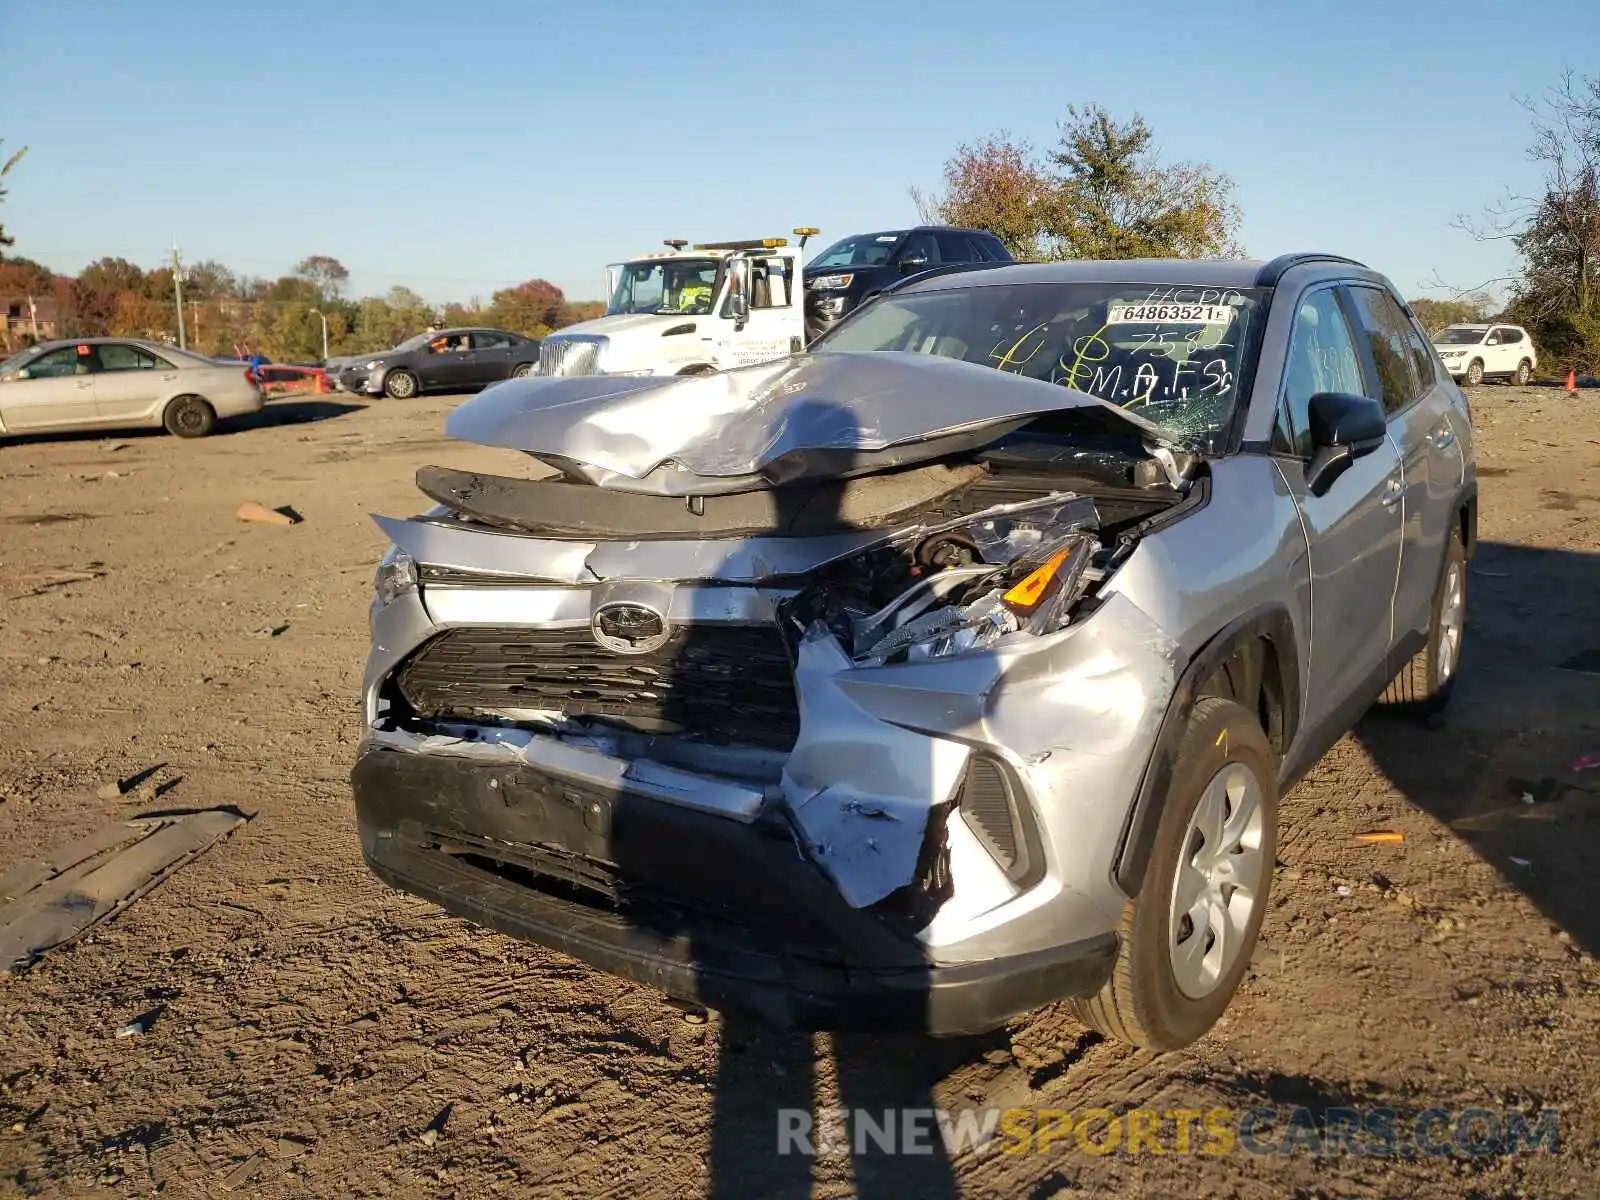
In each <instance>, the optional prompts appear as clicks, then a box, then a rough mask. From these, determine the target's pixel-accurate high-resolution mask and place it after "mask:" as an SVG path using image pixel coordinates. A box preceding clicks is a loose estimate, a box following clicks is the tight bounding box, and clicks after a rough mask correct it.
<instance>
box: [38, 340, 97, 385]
mask: <svg viewBox="0 0 1600 1200" xmlns="http://www.w3.org/2000/svg"><path fill="white" fill-rule="evenodd" d="M87 349H88V348H87V347H84V346H62V347H61V348H60V349H59V350H52V351H50V353H48V354H41V355H40V356H39V357H38V358H36V359H34V360H33V361H32V362H31V363H29V364H27V366H26V367H24V368H23V370H25V371H27V372H28V378H29V379H56V378H59V377H60V376H62V375H88V374H91V373H93V371H94V369H95V361H94V360H95V356H94V354H93V353H86V351H87Z"/></svg>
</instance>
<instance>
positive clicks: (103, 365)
mask: <svg viewBox="0 0 1600 1200" xmlns="http://www.w3.org/2000/svg"><path fill="white" fill-rule="evenodd" d="M100 369H101V370H103V371H156V370H171V369H172V364H171V363H167V362H162V361H161V359H159V358H157V357H156V356H155V355H154V354H151V353H150V352H149V351H148V350H142V349H140V348H139V347H138V346H125V345H123V344H122V343H120V342H105V343H102V344H101V346H100Z"/></svg>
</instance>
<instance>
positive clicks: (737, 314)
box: [728, 293, 750, 329]
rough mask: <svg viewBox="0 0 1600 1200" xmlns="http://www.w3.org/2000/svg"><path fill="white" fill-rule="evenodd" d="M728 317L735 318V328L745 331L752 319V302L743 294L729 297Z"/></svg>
mask: <svg viewBox="0 0 1600 1200" xmlns="http://www.w3.org/2000/svg"><path fill="white" fill-rule="evenodd" d="M728 315H729V316H730V317H732V318H733V327H734V328H735V329H743V328H744V326H745V322H746V321H748V320H749V319H750V301H748V300H746V299H745V298H744V295H743V294H742V293H741V294H739V295H735V296H729V297H728Z"/></svg>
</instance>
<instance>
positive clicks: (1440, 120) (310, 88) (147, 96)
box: [0, 0, 1600, 302]
mask: <svg viewBox="0 0 1600 1200" xmlns="http://www.w3.org/2000/svg"><path fill="white" fill-rule="evenodd" d="M784 11H788V12H790V13H793V14H796V15H792V16H782V15H779V14H780V13H781V12H784ZM0 45H3V46H5V47H6V55H5V67H4V69H3V70H0V137H4V139H5V143H6V144H5V150H6V151H11V150H14V149H16V148H17V147H18V146H20V145H23V144H28V145H30V146H31V150H30V152H29V155H28V157H27V159H26V160H25V161H24V162H23V164H22V165H21V166H19V167H18V169H17V170H16V171H15V172H14V173H13V175H12V177H11V180H10V195H9V196H8V197H7V199H6V200H5V202H4V208H3V209H0V213H3V219H4V222H5V225H6V228H7V230H8V232H10V233H11V234H13V235H14V236H16V237H17V239H18V242H17V245H16V247H15V250H14V252H15V253H18V254H25V255H28V256H29V257H33V258H37V259H39V260H41V261H43V262H45V263H46V264H47V265H49V266H51V267H53V268H55V269H57V270H60V271H76V270H78V269H79V268H81V267H82V266H83V265H84V264H85V263H87V262H89V261H90V260H92V259H94V258H97V257H100V256H101V255H107V254H112V255H121V256H124V257H127V258H131V259H133V260H135V261H137V262H139V263H141V264H144V265H147V266H149V265H153V264H154V263H156V262H157V261H158V260H159V259H160V258H161V257H162V256H163V254H164V253H165V252H166V250H167V247H168V246H170V244H171V242H172V239H173V236H174V235H176V236H177V238H178V241H179V243H180V245H181V246H182V248H183V251H184V256H185V258H186V259H188V260H189V261H195V260H199V259H204V258H216V259H220V260H222V261H223V262H226V263H228V264H229V265H231V266H233V267H234V268H235V269H237V270H240V271H243V272H245V273H247V274H254V275H264V276H269V277H270V276H277V275H279V274H282V273H284V272H286V271H287V270H288V269H289V268H290V267H291V266H292V265H293V264H294V263H295V262H296V261H297V260H298V259H300V258H301V257H303V256H305V255H307V254H318V253H320V254H331V255H333V256H335V257H337V258H339V259H340V260H341V261H343V262H344V263H345V264H346V265H347V266H348V267H349V268H350V271H351V274H352V280H351V282H352V287H353V290H354V291H355V292H356V293H357V294H364V293H372V292H379V291H383V290H386V289H387V288H388V287H390V286H391V285H393V284H397V283H404V284H408V285H409V286H412V287H414V288H415V289H416V290H418V291H420V292H421V293H422V294H423V295H424V296H426V297H428V298H429V299H430V300H433V301H436V302H442V301H445V300H449V299H457V298H459V299H465V298H467V297H470V296H472V295H478V296H481V297H483V298H484V299H487V298H488V296H489V294H490V293H491V292H492V291H494V290H495V289H496V288H498V287H504V286H506V285H508V284H512V283H516V282H518V281H520V280H522V279H526V278H529V277H532V276H542V277H545V278H548V279H550V280H552V281H553V282H555V283H556V284H558V285H559V286H561V287H562V288H563V289H564V290H566V291H567V293H568V294H569V295H570V296H572V297H574V298H584V297H591V296H597V295H599V294H600V293H601V291H602V287H601V282H600V281H601V278H602V268H603V265H604V263H606V262H607V261H611V260H615V259H617V258H620V257H625V256H628V255H631V254H637V253H639V252H641V251H644V250H648V249H652V248H654V247H656V246H657V245H658V244H659V242H660V240H661V239H662V238H666V237H685V238H689V239H691V240H701V239H722V238H734V237H760V236H772V235H780V234H787V233H788V231H789V230H790V229H791V228H792V227H793V226H795V225H797V224H805V225H816V226H820V227H821V229H822V236H821V242H820V243H817V244H821V243H826V242H827V241H830V240H832V239H833V238H835V237H842V236H844V235H845V234H847V233H852V232H860V231H865V230H868V229H873V228H883V227H893V226H895V225H899V224H906V223H910V222H911V221H913V220H914V219H915V210H914V208H913V205H912V203H911V200H910V198H909V196H908V194H907V188H908V186H909V185H912V184H920V185H923V186H929V185H935V184H937V183H938V180H939V176H940V168H941V166H942V164H943V162H944V160H945V159H946V158H947V157H948V156H949V154H950V153H951V151H952V150H953V149H954V148H955V147H956V146H957V145H958V144H959V143H961V142H963V141H969V140H972V139H975V138H978V137H981V136H983V135H985V134H988V133H991V132H994V131H997V130H1001V129H1005V130H1009V131H1010V132H1012V133H1013V134H1015V135H1019V136H1022V137H1026V138H1028V139H1030V140H1031V141H1033V142H1034V144H1035V145H1036V146H1040V147H1046V146H1048V145H1049V144H1051V143H1053V141H1054V140H1055V125H1056V121H1057V119H1058V118H1059V117H1060V115H1061V114H1062V112H1063V111H1064V109H1065V108H1066V106H1067V105H1068V104H1070V103H1075V102H1076V103H1084V102H1098V103H1101V104H1104V105H1105V106H1106V107H1107V108H1109V109H1110V110H1111V111H1112V112H1113V113H1114V114H1116V115H1119V116H1125V115H1129V114H1132V113H1133V112H1135V111H1137V112H1139V113H1142V114H1143V115H1144V117H1145V118H1146V119H1147V120H1148V121H1149V122H1150V124H1151V126H1152V127H1153V128H1154V130H1155V133H1156V136H1157V139H1158V140H1159V143H1160V145H1161V147H1162V150H1163V153H1164V154H1165V155H1166V156H1167V157H1169V158H1193V159H1202V160H1206V161H1209V162H1211V163H1213V164H1215V165H1216V166H1218V167H1220V168H1222V169H1223V170H1225V171H1227V172H1229V173H1230V174H1231V175H1232V176H1233V177H1234V179H1235V180H1236V181H1237V183H1238V189H1239V190H1238V199H1239V201H1240V203H1241V205H1242V206H1243V209H1244V213H1245V220H1244V227H1243V231H1242V234H1243V240H1244V243H1245V246H1246V248H1247V250H1248V251H1249V252H1250V253H1251V254H1252V255H1254V256H1260V257H1267V256H1270V255H1272V254H1275V253H1278V252H1281V251H1284V250H1289V249H1325V250H1331V251H1336V252H1339V253H1345V254H1349V255H1352V256H1354V257H1357V258H1360V259H1363V260H1365V261H1368V262H1370V263H1371V264H1372V265H1374V266H1376V267H1378V268H1379V269H1380V270H1382V271H1384V272H1385V273H1386V274H1388V275H1389V276H1390V277H1391V278H1392V279H1393V280H1394V281H1395V283H1396V284H1397V285H1398V286H1399V287H1400V288H1401V290H1402V291H1403V292H1404V293H1405V294H1407V295H1411V296H1415V295H1425V294H1430V293H1428V292H1427V291H1426V290H1424V288H1423V287H1422V285H1423V283H1424V281H1426V280H1428V279H1429V278H1430V277H1432V276H1433V275H1434V273H1435V272H1438V273H1440V274H1442V275H1443V276H1444V277H1445V278H1446V279H1448V280H1450V281H1452V282H1459V283H1460V284H1462V285H1468V284H1474V283H1477V282H1478V281H1480V280H1482V279H1485V278H1488V277H1490V276H1494V275H1498V274H1502V273H1504V272H1505V271H1506V270H1507V269H1508V268H1509V267H1510V266H1511V264H1512V261H1513V260H1512V257H1511V254H1510V252H1509V250H1508V249H1507V248H1506V247H1505V246H1504V245H1483V244H1479V243H1475V242H1474V241H1473V240H1472V239H1471V238H1469V237H1468V236H1467V235H1465V234H1463V233H1460V232H1458V231H1456V230H1454V229H1452V228H1451V227H1450V222H1451V218H1452V217H1453V216H1454V215H1455V214H1457V213H1459V212H1463V211H1473V210H1476V209H1477V208H1478V207H1479V206H1480V205H1481V204H1482V203H1483V202H1485V201H1488V200H1492V199H1494V198H1495V197H1496V196H1498V195H1501V194H1503V193H1504V191H1505V190H1506V189H1507V188H1508V187H1510V188H1519V187H1527V186H1530V185H1531V184H1532V183H1533V182H1535V180H1536V178H1537V176H1536V173H1535V172H1534V169H1533V168H1532V167H1531V166H1530V165H1529V164H1528V163H1527V161H1526V159H1525V157H1524V153H1523V150H1524V147H1525V146H1526V145H1527V143H1528V141H1529V133H1528V121H1527V116H1526V114H1525V113H1524V112H1523V111H1522V110H1521V109H1520V108H1518V107H1517V105H1516V104H1515V102H1514V100H1513V96H1514V95H1517V94H1526V93H1530V92H1532V93H1536V92H1538V91H1540V90H1542V89H1543V88H1544V87H1546V86H1547V85H1549V84H1550V83H1552V82H1554V81H1555V80H1556V79H1557V77H1558V76H1559V74H1560V72H1561V71H1562V69H1563V68H1565V67H1569V66H1570V67H1573V68H1576V69H1578V70H1580V71H1581V70H1584V69H1588V70H1594V67H1593V65H1592V64H1593V61H1594V53H1595V48H1596V47H1597V46H1600V2H1597V0H1526V2H1525V3H1523V4H1521V5H1511V6H1508V5H1506V4H1505V3H1504V2H1503V0H1502V2H1501V3H1496V4H1489V3H1479V2H1477V0H1450V2H1449V3H1438V2H1434V0H1409V2H1408V0H1340V2H1338V3H1306V2H1301V0H1296V2H1294V3H1280V4H1266V3H1255V2H1251V0H1188V2H1187V3H1181V4H1176V3H1167V2H1165V0H1145V2H1144V3H1138V4H1086V3H1077V4H1074V3H1071V2H1070V0H1067V2H1063V0H1046V2H1036V0H1010V2H1008V3H1003V4H999V5H974V4H972V3H955V2H953V0H920V2H916V3H901V2H900V0H877V2H874V3H855V4H844V3H837V2H835V0H812V2H810V3H807V4H805V5H803V6H802V5H796V6H793V7H792V8H791V7H788V6H783V7H780V6H777V5H769V4H765V3H761V2H760V0H751V2H747V3H743V4H739V3H720V2H709V0H707V2H697V0H680V2H678V3H670V4H669V3H645V2H642V0H590V2H589V3H587V4H570V3H531V4H530V3H515V2H512V0H471V2H470V3H464V4H459V5H452V4H426V5H425V4H419V3H414V2H413V0H387V2H382V3H380V2H375V0H346V2H341V0H323V2H322V3H307V2H305V0H274V2H272V3H267V4H259V5H258V4H238V5H222V4H216V3H201V2H199V0H165V2H163V0H140V2H139V3H136V4H135V3H128V2H127V0H99V2H90V0H50V2H49V3H44V4H25V3H20V2H18V3H10V4H6V3H0Z"/></svg>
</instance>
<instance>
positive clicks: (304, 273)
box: [294, 254, 350, 300]
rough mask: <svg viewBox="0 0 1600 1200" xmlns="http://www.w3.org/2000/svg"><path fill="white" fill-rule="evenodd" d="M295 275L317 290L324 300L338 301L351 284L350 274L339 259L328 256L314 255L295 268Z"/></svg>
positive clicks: (304, 259)
mask: <svg viewBox="0 0 1600 1200" xmlns="http://www.w3.org/2000/svg"><path fill="white" fill-rule="evenodd" d="M294 273H295V275H297V276H298V277H299V278H301V279H303V280H305V281H306V282H307V283H309V284H311V286H312V287H314V288H316V289H317V294H318V296H320V297H321V298H322V299H323V300H337V299H338V298H339V297H340V296H341V295H343V294H344V288H345V285H346V284H347V283H349V282H350V272H349V271H348V270H346V269H345V265H344V264H343V263H342V262H340V261H339V260H338V259H337V258H331V257H329V256H328V255H326V254H313V255H311V256H310V257H309V258H303V259H301V260H300V262H299V263H298V264H297V265H296V266H295V269H294Z"/></svg>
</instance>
